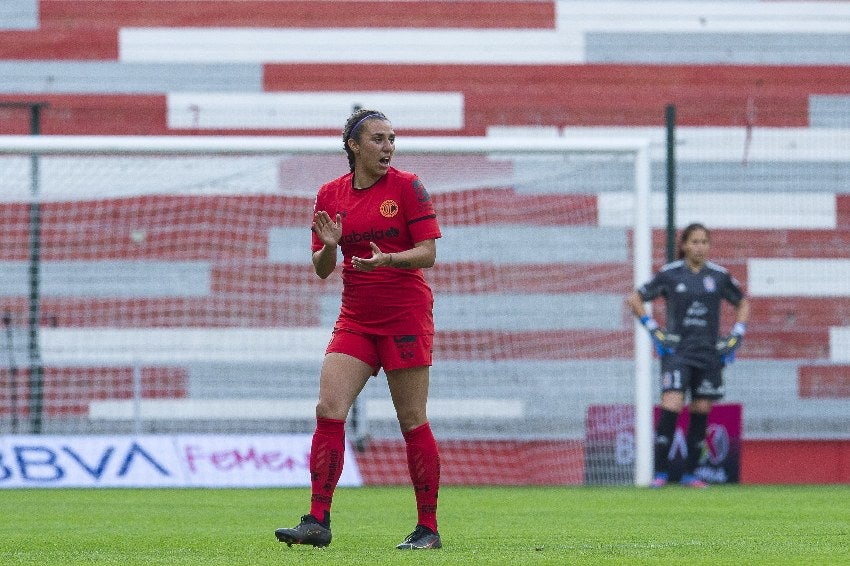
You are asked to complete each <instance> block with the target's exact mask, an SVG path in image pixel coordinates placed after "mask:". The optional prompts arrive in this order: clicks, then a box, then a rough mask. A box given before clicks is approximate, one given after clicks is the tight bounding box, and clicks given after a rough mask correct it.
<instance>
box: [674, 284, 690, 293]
mask: <svg viewBox="0 0 850 566" xmlns="http://www.w3.org/2000/svg"><path fill="white" fill-rule="evenodd" d="M687 290H688V288H687V287H686V286H685V284H684V283H679V284H678V285H676V292H677V293H684V292H685V291H687Z"/></svg>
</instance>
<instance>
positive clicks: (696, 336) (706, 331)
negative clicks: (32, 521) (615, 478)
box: [627, 224, 750, 488]
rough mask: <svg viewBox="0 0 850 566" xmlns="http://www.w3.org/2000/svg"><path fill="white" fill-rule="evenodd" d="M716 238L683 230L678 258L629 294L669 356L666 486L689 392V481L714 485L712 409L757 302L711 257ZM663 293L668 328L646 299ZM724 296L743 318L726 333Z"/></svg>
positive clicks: (658, 477)
mask: <svg viewBox="0 0 850 566" xmlns="http://www.w3.org/2000/svg"><path fill="white" fill-rule="evenodd" d="M709 246H710V234H709V231H708V229H707V228H706V227H705V226H703V225H702V224H691V225H689V226H687V227H686V228H685V229H684V230H683V231H682V233H681V236H680V237H679V253H678V256H679V259H678V261H674V262H672V263H669V264H667V265H665V266H663V267H662V268H661V269H660V270H659V271H658V273H656V274H655V276H654V277H653V279H652V280H651V281H649V282H648V283H646V284H644V285H643V286H641V287H640V288H639V289H637V290H635V291H633V292H632V293H631V295H629V297H628V300H627V302H628V305H629V307H630V308H631V311H632V313H634V315H635V316H636V317H637V318H639V319H640V321H641V323H642V324H643V325H644V326H645V327H646V329H647V330H648V331H649V333H650V335H651V337H652V340H653V343H654V344H655V349H656V351H657V352H658V354H659V356H660V357H661V417H660V418H659V419H658V424H657V425H656V428H655V478H654V479H653V481H652V484H651V485H652V487H663V486H664V485H665V484H666V483H667V481H668V477H669V471H668V453H669V451H670V444H671V443H672V442H673V435H674V434H675V430H676V420H677V418H678V416H679V413H680V412H681V411H682V408H683V407H684V404H685V394H686V393H689V394H690V401H691V403H690V423H689V425H688V432H687V435H686V440H687V448H688V456H687V458H686V463H685V470H684V474H683V475H682V480H681V483H682V485H685V486H688V487H700V488H701V487H707V484H706V483H705V482H704V481H702V480H701V479H699V478H698V477H697V476H696V475H695V470H696V468H697V465H698V464H699V457H700V453H701V448H702V443H703V442H704V441H705V434H706V425H707V422H708V414H709V413H710V412H711V407H712V405H713V404H714V402H715V401H717V400H719V399H721V398H722V397H723V394H724V389H723V368H724V366H725V365H726V364H727V363H730V362H732V361H733V360H734V359H735V351H736V350H737V349H738V347H739V346H740V345H741V340H742V339H743V337H744V334H745V332H746V329H747V327H746V324H747V320H748V318H749V313H750V307H749V302H748V301H747V299H746V297H745V296H744V293H743V291H742V290H741V286H740V284H739V283H738V281H736V280H735V278H734V277H732V276H731V275H730V274H729V272H728V271H726V270H725V269H724V268H723V267H721V266H719V265H717V264H715V263H712V262H710V261H707V259H706V257H707V254H708V250H709ZM657 297H662V298H663V299H664V301H665V302H666V307H667V327H666V328H662V327H660V326H659V324H658V323H657V322H656V321H655V319H653V318H652V317H651V316H649V315H648V314H647V311H646V308H645V306H644V303H646V302H649V301H652V300H654V299H656V298H657ZM722 300H726V301H728V302H729V303H731V304H732V305H733V306H734V308H735V320H736V322H735V325H734V326H733V328H732V331H731V332H730V334H729V335H727V336H725V337H723V338H721V337H720V334H719V329H720V305H721V301H722Z"/></svg>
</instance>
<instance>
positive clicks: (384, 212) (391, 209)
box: [381, 199, 398, 218]
mask: <svg viewBox="0 0 850 566" xmlns="http://www.w3.org/2000/svg"><path fill="white" fill-rule="evenodd" d="M396 214H398V203H397V202H396V201H394V200H392V199H387V200H385V201H384V202H382V203H381V216H383V217H384V218H392V217H393V216H395V215H396Z"/></svg>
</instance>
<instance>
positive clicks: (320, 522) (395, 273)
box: [275, 110, 442, 549]
mask: <svg viewBox="0 0 850 566" xmlns="http://www.w3.org/2000/svg"><path fill="white" fill-rule="evenodd" d="M342 140H343V146H344V148H345V151H346V153H347V154H348V163H349V166H350V169H351V172H350V173H348V174H346V175H343V176H342V177H340V178H338V179H335V180H333V181H330V182H329V183H326V184H325V185H323V186H322V187H321V188H320V189H319V192H318V195H317V197H316V204H315V210H314V215H313V225H312V230H313V246H312V247H313V266H314V268H315V271H316V274H317V275H318V276H319V277H321V278H322V279H325V278H326V277H328V276H329V275H330V274H331V272H333V270H334V269H335V268H336V264H337V247H339V248H340V250H341V251H342V258H343V259H342V282H343V289H342V308H341V310H340V313H339V318H338V319H337V322H336V325H335V326H334V330H333V336H332V338H331V341H330V344H329V345H328V348H327V351H326V353H325V358H324V362H323V364H322V371H321V376H320V379H319V400H318V403H317V405H316V430H315V432H314V434H313V441H312V448H311V452H310V475H311V485H312V497H311V499H310V513H309V514H307V515H304V516H302V517H301V523H300V524H299V525H297V526H296V527H294V528H292V529H278V530H277V531H275V535H276V536H277V538H278V540H279V541H281V542H285V543H287V544H289V545H292V544H312V545H313V546H327V545H328V544H330V542H331V529H330V510H331V501H332V498H333V493H334V490H335V488H336V485H337V482H338V481H339V477H340V474H341V473H342V465H343V454H344V452H345V419H346V417H347V416H348V412H349V409H351V406H352V404H353V403H354V400H355V399H356V397H357V395H358V394H359V393H360V391H361V390H362V389H363V387H364V386H365V385H366V382H367V381H368V379H369V378H370V377H371V376H375V375H377V374H378V370H379V369H380V368H381V367H383V368H384V372H385V373H386V376H387V384H388V385H389V390H390V396H391V397H392V401H393V405H394V406H395V410H396V415H397V417H398V423H399V426H400V427H401V433H402V436H403V437H404V440H405V444H406V447H407V462H408V468H409V470H410V478H411V480H412V482H413V488H414V493H415V497H416V505H417V509H418V522H417V525H416V528H415V529H414V531H413V532H412V533H411V534H410V535H409V536H408V537H407V538H406V539H404V541H402V542H401V544H399V545H398V546H397V547H396V548H400V549H425V548H440V547H441V546H442V543H441V540H440V535H439V534H438V532H437V492H438V490H439V486H440V457H439V453H438V451H437V443H436V441H435V440H434V436H433V434H432V433H431V428H430V426H429V423H428V417H427V415H426V409H425V405H426V401H427V398H428V382H429V373H430V366H431V353H432V343H433V336H434V320H433V316H432V310H433V304H434V299H433V295H432V293H431V289H430V287H429V286H428V284H427V283H426V281H425V278H424V276H423V273H422V269H423V268H429V267H432V266H433V265H434V261H435V259H436V255H437V248H436V239H437V238H439V237H440V236H441V233H440V228H439V226H438V224H437V220H436V215H435V213H434V206H433V203H432V201H431V197H430V195H429V194H428V192H427V191H426V190H425V187H424V185H423V184H422V182H421V181H420V180H419V178H418V177H417V176H416V175H414V174H413V173H408V172H405V171H400V170H398V169H395V168H393V167H391V166H390V161H391V159H392V157H393V152H394V151H395V132H394V131H393V128H392V124H390V121H389V120H388V119H387V117H386V116H385V115H384V114H382V113H381V112H378V111H376V110H358V111H356V112H354V113H353V114H352V115H351V116H350V117H349V119H348V121H347V122H346V124H345V128H344V129H343V134H342Z"/></svg>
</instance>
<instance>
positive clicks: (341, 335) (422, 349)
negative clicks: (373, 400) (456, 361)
mask: <svg viewBox="0 0 850 566" xmlns="http://www.w3.org/2000/svg"><path fill="white" fill-rule="evenodd" d="M433 345H434V337H433V336H432V335H430V334H418V335H417V334H401V335H397V336H382V335H379V334H364V333H361V332H355V331H353V330H344V329H336V330H334V332H333V337H332V338H331V342H330V344H328V349H327V350H325V353H326V354H330V353H331V352H334V353H338V354H348V355H349V356H352V357H355V358H357V359H358V360H361V361H362V362H364V363H366V364H368V365H369V366H371V367H372V369H373V372H372V375H378V370H380V369H381V368H382V367H383V368H384V371H392V370H394V369H404V368H415V367H420V366H430V365H431V360H432V354H433V349H434V348H433Z"/></svg>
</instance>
